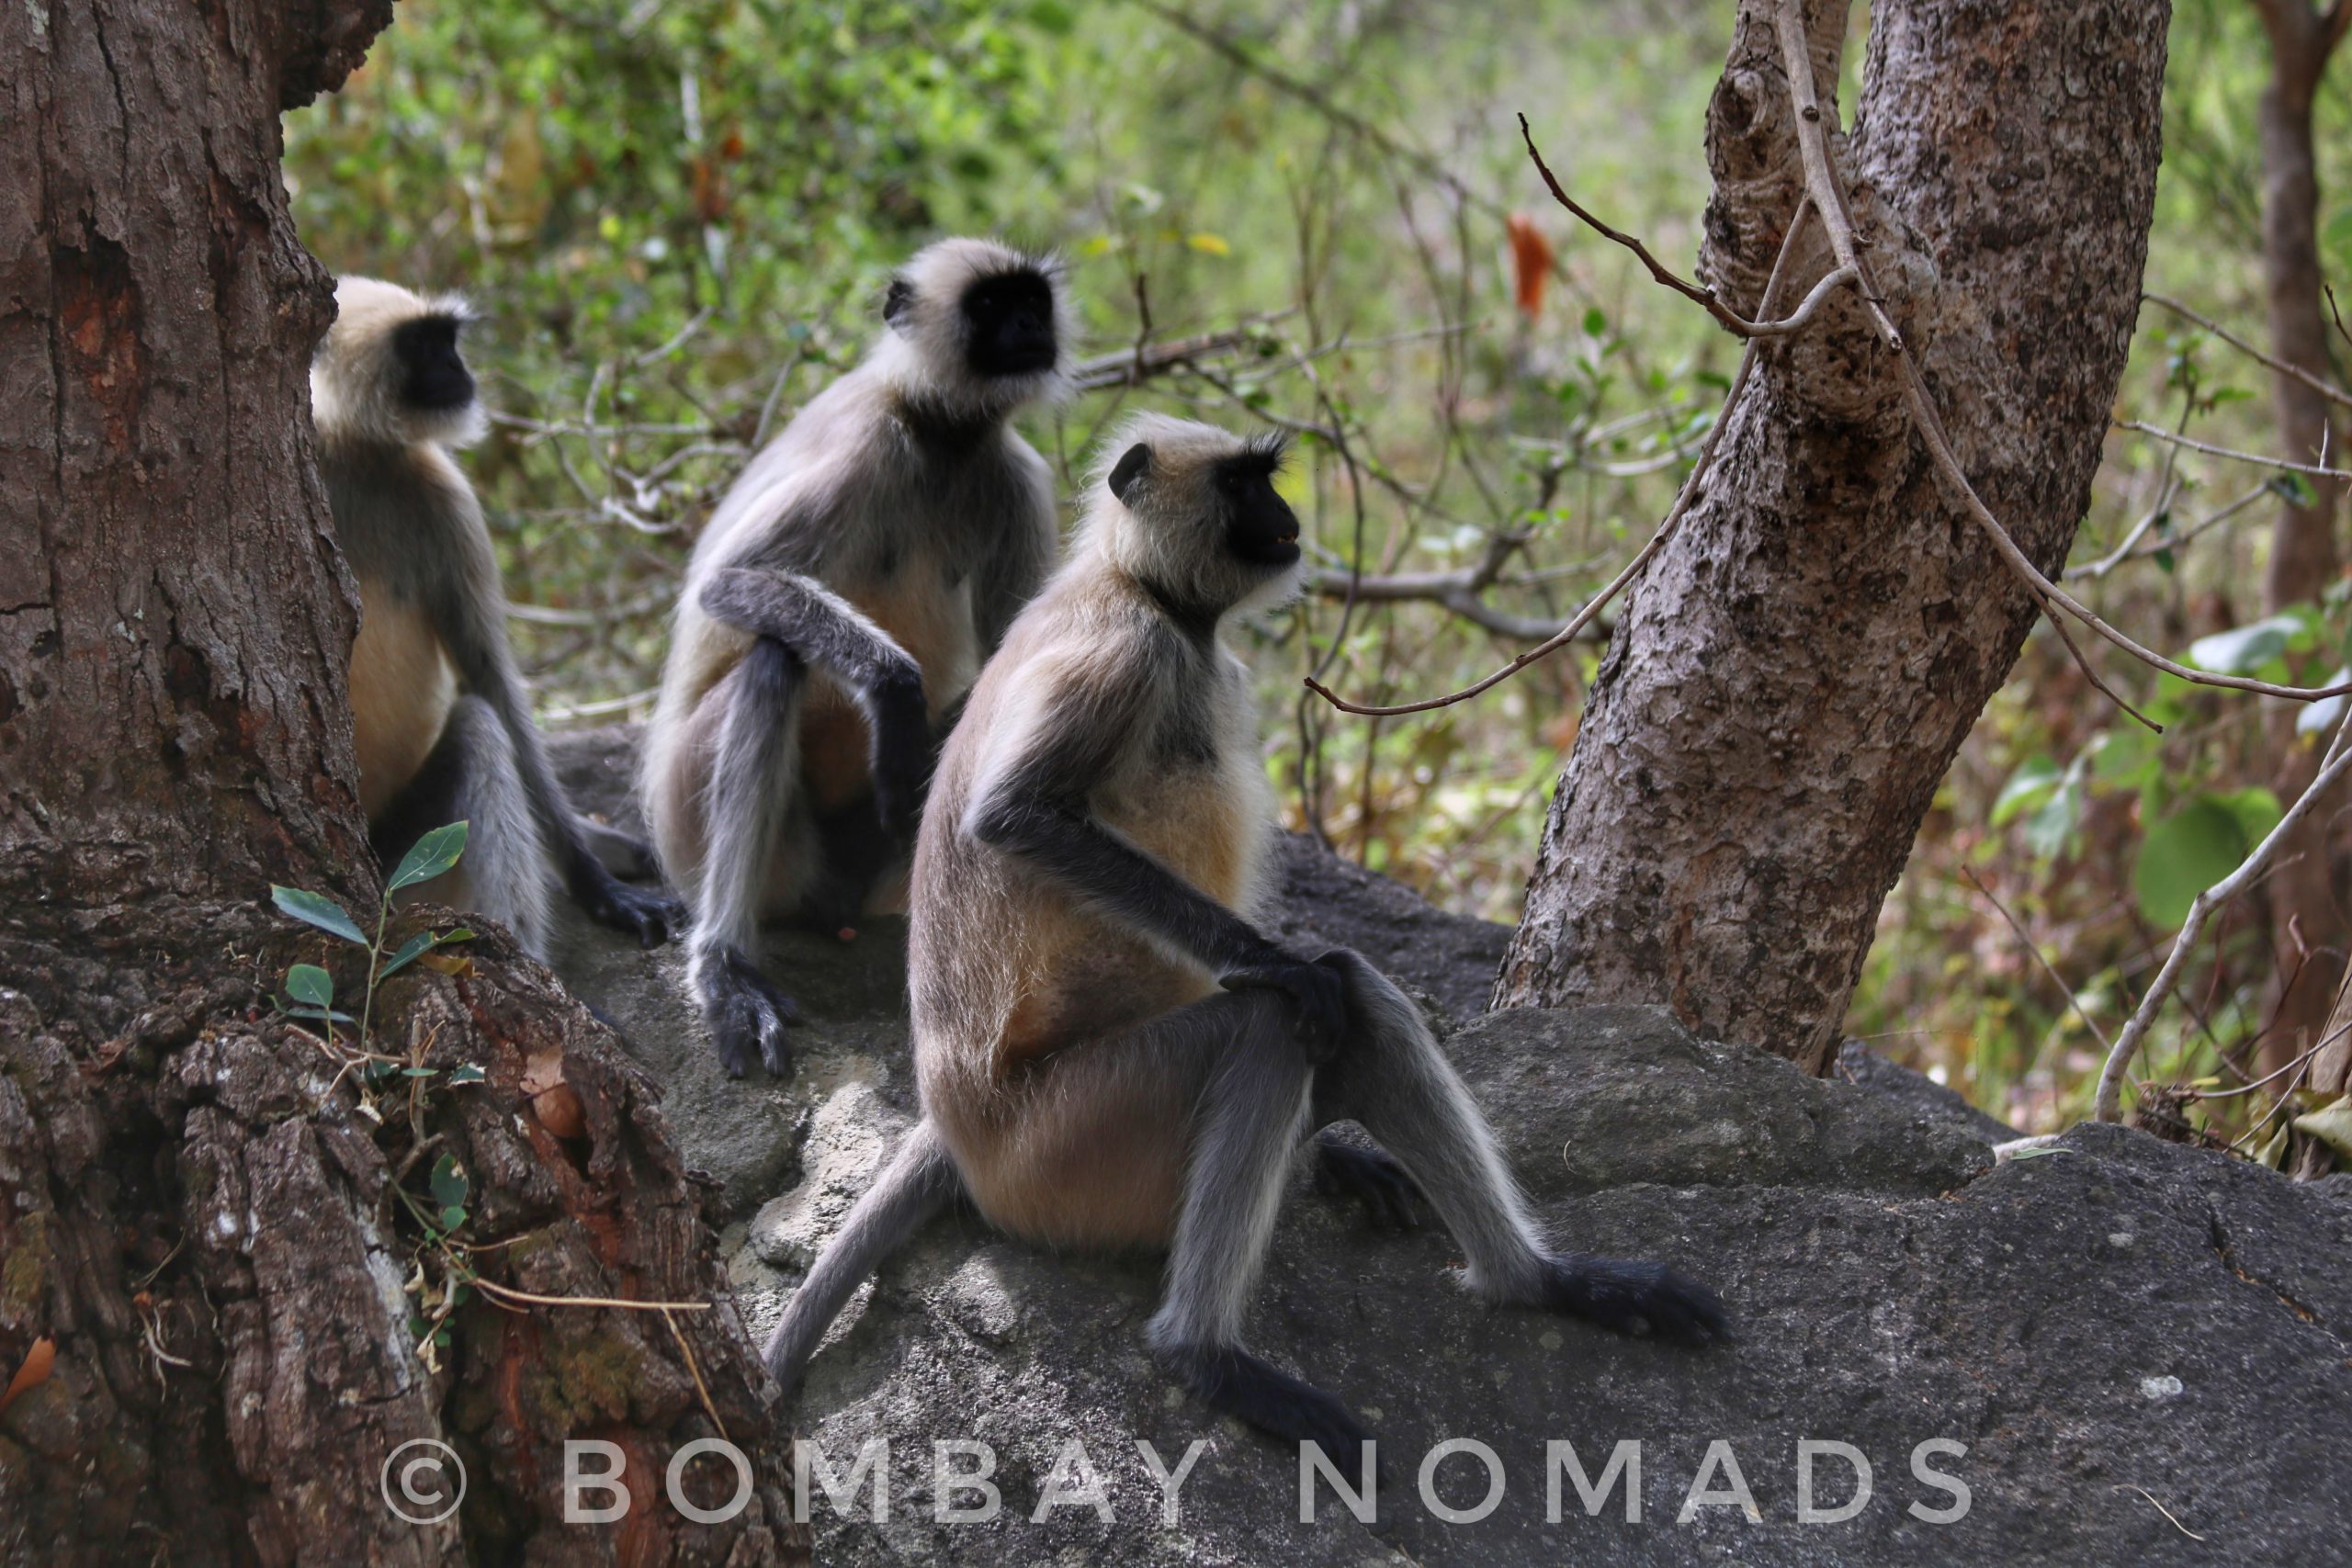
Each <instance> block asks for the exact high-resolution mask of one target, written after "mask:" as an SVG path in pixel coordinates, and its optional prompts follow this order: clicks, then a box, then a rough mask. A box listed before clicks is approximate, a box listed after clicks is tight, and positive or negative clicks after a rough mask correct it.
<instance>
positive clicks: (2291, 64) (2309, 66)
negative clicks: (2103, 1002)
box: [2254, 0, 2352, 1088]
mask: <svg viewBox="0 0 2352 1568" xmlns="http://www.w3.org/2000/svg"><path fill="white" fill-rule="evenodd" d="M2254 3H2255V9H2256V11H2257V12H2259V13H2260V15H2261V17H2262V25H2263V30H2264V31H2265V32H2266V33H2267V34H2268V35H2269V39H2270V80H2269V82H2268V84H2267V85H2266V86H2265V87H2264V89H2263V93H2262V101H2261V103H2260V105H2259V106H2258V107H2257V109H2256V121H2257V125H2258V127H2259V130H2260V141H2261V147H2262V275H2263V291H2264V297H2265V302H2266V304H2267V310H2268V315H2269V327H2270V352H2271V354H2272V355H2273V356H2275V357H2277V358H2278V359H2281V360H2284V361H2285V362H2286V363H2288V364H2290V365H2292V366H2294V367H2296V368H2298V369H2300V370H2303V371H2305V372H2308V373H2309V374H2311V375H2313V376H2318V377H2320V378H2323V379H2326V378H2331V377H2333V376H2334V370H2333V367H2331V366H2330V365H2329V363H2328V352H2327V320H2326V317H2325V315H2324V309H2325V307H2324V304H2323V303H2322V299H2321V284H2322V281H2323V280H2322V277H2321V275H2320V260H2319V165H2318V160H2317V158H2316V156H2315V155H2314V149H2313V146H2312V106H2313V104H2314V102H2315V101H2316V100H2317V98H2318V96H2319V86H2320V83H2321V81H2322V80H2323V79H2324V77H2325V76H2326V74H2327V64H2328V60H2329V58H2330V56H2332V55H2333V54H2334V53H2335V48H2336V46H2337V45H2338V44H2339V43H2341V42H2342V41H2343V39H2344V34H2345V29H2346V28H2347V27H2352V0H2337V3H2336V4H2335V5H2333V6H2329V7H2328V8H2327V9H2326V10H2324V11H2323V10H2319V9H2317V8H2314V7H2313V6H2311V5H2309V4H2307V0H2254ZM2271 397H2272V401H2273V404H2274V406H2275V407H2276V408H2277V411H2278V451H2279V452H2280V453H2281V454H2282V455H2283V456H2286V457H2294V458H2297V459H2298V460H2300V461H2302V462H2307V463H2315V462H2318V461H2319V460H2320V458H2319V457H2318V456H2317V454H2319V453H2323V452H2324V453H2328V454H2330V460H2331V461H2333V460H2334V459H2335V457H2341V456H2342V453H2341V451H2340V449H2339V448H2338V446H2337V445H2336V443H2335V439H2334V436H2335V432H2334V430H2333V429H2332V428H2331V423H2330V422H2331V410H2330V406H2329V403H2328V400H2327V399H2326V397H2325V396H2324V394H2322V393H2321V392H2320V391H2318V390H2317V389H2314V388H2313V387H2312V386H2311V385H2310V384H2309V383H2308V382H2305V381H2302V380H2299V379H2297V378H2295V377H2292V376H2288V375H2283V374H2279V373H2277V372H2273V374H2272V377H2271ZM2341 489H2342V487H2341V486H2340V485H2339V484H2337V483H2336V482H2335V481H2334V480H2332V479H2319V480H2315V481H2312V489H2311V491H2310V492H2309V493H2310V497H2311V500H2310V503H2309V504H2308V505H2305V504H2302V503H2301V502H2294V501H2290V502H2285V503H2284V504H2283V505H2282V506H2281V507H2280V508H2279V512H2278V522H2277V523H2276V524H2275V525H2272V528H2271V533H2270V566H2269V570H2268V571H2267V574H2266V575H2265V578H2264V581H2263V592H2262V598H2263V608H2264V610H2265V612H2266V613H2268V614H2272V615H2275V614H2277V613H2278V611H2281V610H2284V609H2287V608H2288V607H2289V606H2290V605H2294V604H2307V603H2310V602H2311V601H2312V600H2315V599H2317V598H2318V597H2319V595H2320V593H2321V592H2322V591H2323V590H2324V588H2325V587H2326V586H2327V585H2328V584H2329V583H2330V582H2332V581H2335V575H2336V572H2337V570H2339V564H2340V560H2341V557H2340V555H2339V552H2338V549H2337V545H2336V538H2335V509H2336V501H2337V496H2338V493H2339V491H2341ZM2295 719H2296V714H2295V713H2294V712H2293V711H2282V712H2278V713H2274V714H2272V715H2271V716H2270V720H2269V724H2268V726H2267V734H2268V738H2269V740H2270V743H2271V744H2272V746H2273V747H2274V748H2275V749H2276V751H2277V754H2278V756H2279V758H2280V759H2281V760H2280V762H2279V765H2278V773H2277V775H2276V776H2275V778H2274V779H2273V780H2272V783H2273V784H2274V786H2275V788H2276V790H2277V792H2278V799H2279V803H2280V804H2281V805H2289V804H2291V803H2292V802H2293V801H2294V799H2295V798H2296V797H2297V796H2298V795H2301V794H2302V792H2303V791H2304V790H2305V789H2306V788H2308V787H2310V784H2311V782H2312V778H2313V776H2315V775H2316V774H2317V773H2318V772H2319V754H2318V750H2317V749H2316V748H2315V747H2312V746H2309V745H2305V744H2302V743H2301V738H2300V737H2299V736H2297V734H2296V733H2295ZM2333 826H2334V822H2333V820H2332V814H2331V813H2329V812H2327V811H2322V812H2320V813H2317V814H2315V815H2313V816H2312V817H2311V818H2308V819H2307V820H2306V822H2305V824H2304V826H2303V828H2302V829H2301V831H2300V832H2298V833H2297V834H2296V835H2295V837H2294V838H2293V839H2292V840H2290V841H2289V842H2287V843H2285V844H2283V845H2281V846H2280V851H2279V861H2278V872H2277V874H2275V875H2273V876H2272V877H2271V878H2270V880H2269V881H2268V882H2267V883H2266V884H2265V885H2264V887H2263V894H2264V899H2265V903H2266V905H2267V913H2268V915H2269V921H2270V929H2271V942H2272V946H2273V948H2274V950H2275V951H2276V953H2277V954H2278V973H2279V975H2280V976H2281V977H2282V989H2281V992H2280V995H2279V996H2278V998H2277V1001H2276V1004H2275V1008H2274V1010H2273V1012H2272V1015H2271V1017H2272V1021H2271V1025H2270V1030H2269V1032H2268V1033H2267V1035H2265V1036H2264V1040H2263V1044H2264V1050H2263V1061H2264V1065H2265V1067H2266V1070H2267V1069H2273V1068H2278V1067H2282V1066H2285V1065H2286V1064H2287V1063H2289V1062H2290V1061H2292V1060H2294V1059H2295V1058H2296V1057H2299V1056H2301V1055H2302V1054H2303V1053H2304V1052H2305V1051H2306V1050H2308V1049H2309V1048H2310V1047H2311V1046H2312V1044H2313V1043H2315V1042H2317V1041H2318V1040H2319V1038H2320V1036H2321V1032H2322V1031H2323V1030H2324V1027H2325V1026H2326V1023H2327V1019H2328V1013H2329V1010H2330V1007H2331V1004H2332V1001H2333V999H2334V998H2335V990H2336V987H2337V984H2338V983H2339V982H2340V981H2341V980H2342V978H2343V976H2344V957H2343V948H2344V942H2345V937H2346V922H2345V919H2344V912H2343V909H2342V908H2341V906H2340V905H2339V904H2338V903H2337V901H2336V897H2335V876H2334V874H2333V872H2334V866H2333V860H2334V857H2333V855H2332V854H2331V853H2330V850H2329V840H2330V839H2331V838H2332V837H2333V835H2332V834H2331V832H2330V829H2331V828H2332V827H2333ZM2323 1056H2324V1058H2325V1059H2324V1060H2321V1061H2318V1062H2315V1063H2314V1068H2315V1071H2314V1076H2313V1083H2314V1086H2315V1087H2316V1086H2318V1085H2319V1084H2320V1083H2321V1078H2320V1076H2319V1075H2320V1073H2322V1072H2324V1073H2325V1074H2326V1075H2327V1077H2328V1078H2329V1079H2330V1080H2332V1082H2333V1083H2334V1085H2335V1087H2338V1088H2340V1087H2341V1086H2342V1084H2343V1081H2344V1066H2345V1064H2346V1060H2347V1059H2352V1050H2334V1051H2330V1052H2326V1053H2323Z"/></svg>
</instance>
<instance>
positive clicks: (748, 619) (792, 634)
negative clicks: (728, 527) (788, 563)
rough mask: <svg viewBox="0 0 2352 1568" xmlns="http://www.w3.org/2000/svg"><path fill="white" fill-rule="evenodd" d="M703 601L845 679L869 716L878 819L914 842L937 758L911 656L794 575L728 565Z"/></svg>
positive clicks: (869, 767) (851, 609) (837, 598)
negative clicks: (934, 757) (933, 763)
mask: <svg viewBox="0 0 2352 1568" xmlns="http://www.w3.org/2000/svg"><path fill="white" fill-rule="evenodd" d="M701 604H702V607H703V610H704V611H705V613H707V614H708V615H711V616H712V617H713V618H715V619H717V620H720V621H724V622H726V623H727V624H728V625H729V626H739V627H741V628H742V629H743V630H745V631H748V632H751V633H752V634H753V635H754V636H757V637H763V638H773V639H774V640H775V642H777V643H778V644H779V645H781V646H782V647H784V648H786V649H790V650H791V652H792V654H793V656H794V657H795V658H797V659H798V660H801V661H802V662H803V663H804V664H809V665H813V666H815V667H817V668H819V669H821V670H825V671H831V673H832V674H833V675H834V676H835V677H836V678H837V679H838V680H839V681H840V682H841V683H842V686H843V687H844V688H846V689H847V690H848V692H849V693H850V694H851V695H852V697H853V698H854V700H855V701H856V703H857V705H858V708H859V711H860V712H862V713H863V714H864V715H865V728H866V733H867V736H868V737H869V739H870V747H869V750H868V754H867V758H866V771H867V776H868V777H870V778H871V779H872V780H873V784H874V808H875V812H876V815H877V816H878V817H879V818H880V819H881V822H882V825H883V826H884V827H885V828H886V829H888V830H889V831H890V832H891V833H892V834H894V835H896V836H898V837H899V838H901V839H909V838H911V837H912V836H913V833H914V829H915V825H916V822H917V820H918V818H920V817H921V814H922V795H923V786H924V784H926V783H928V782H929V780H930V777H931V764H932V760H933V748H932V737H931V710H930V708H929V707H928V706H927V705H926V704H925V701H924V698H923V685H922V671H921V670H919V669H917V668H916V666H915V661H914V660H913V659H912V658H910V656H909V655H908V653H907V651H906V649H902V648H900V647H899V645H898V644H897V643H895V642H893V641H891V640H890V636H889V634H888V632H885V631H884V630H883V629H882V628H881V627H880V626H876V625H875V624H874V623H873V621H871V620H869V619H868V618H866V616H865V615H864V614H862V613H861V612H860V611H859V610H858V609H857V607H856V606H855V605H854V604H851V603H850V602H849V601H848V600H846V599H843V598H842V597H841V595H839V594H837V593H835V592H832V591H831V590H830V589H828V588H826V587H825V586H824V584H822V583H820V582H819V581H816V580H815V579H813V578H808V577H802V576H799V575H797V574H796V573H792V572H786V571H769V570H762V569H760V568H757V567H740V566H739V567H728V568H725V569H723V570H718V571H715V572H713V573H711V575H710V581H708V582H707V583H705V584H704V585H703V590H702V598H701Z"/></svg>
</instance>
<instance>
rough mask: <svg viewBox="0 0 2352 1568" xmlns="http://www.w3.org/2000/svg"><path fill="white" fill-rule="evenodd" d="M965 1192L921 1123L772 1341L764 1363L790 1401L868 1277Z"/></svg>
mask: <svg viewBox="0 0 2352 1568" xmlns="http://www.w3.org/2000/svg"><path fill="white" fill-rule="evenodd" d="M962 1190H963V1184H962V1183H961V1182H960V1181H958V1180H957V1179H956V1167H955V1164H954V1163H953V1162H952V1161H951V1160H949V1158H948V1157H947V1148H946V1145H944V1144H943V1143H941V1142H940V1139H939V1134H938V1132H937V1130H936V1129H934V1128H933V1126H932V1124H931V1123H930V1122H917V1123H916V1124H915V1128H914V1131H913V1132H911V1133H909V1134H907V1136H906V1138H905V1139H904V1140H903V1141H902V1142H901V1143H900V1144H899V1147H898V1150H897V1152H896V1153H895V1154H893V1155H892V1156H890V1163H889V1164H888V1165H887V1166H885V1167H883V1168H882V1174H881V1175H879V1176H877V1177H876V1178H875V1179H874V1185H873V1186H871V1187H869V1188H867V1189H866V1190H865V1197H863V1198H860V1199H859V1200H858V1201H857V1202H856V1204H855V1206H854V1207H853V1208H852V1209H851V1210H850V1212H849V1218H848V1219H847V1220H845V1221H843V1222H842V1228H841V1230H840V1232H839V1233H838V1234H837V1235H834V1237H833V1239H832V1240H831V1241H829V1242H827V1243H826V1244H825V1249H824V1251H822V1252H820V1253H819V1254H818V1255H817V1262H816V1265H815V1267H813V1268H811V1269H809V1277H808V1278H807V1279H806V1280H802V1281H801V1282H800V1289H799V1290H797V1291H796V1292H793V1296H792V1302H791V1304H790V1305H788V1306H786V1308H785V1309H784V1319H783V1321H782V1322H780V1323H778V1324H777V1325H775V1333H773V1334H771V1335H769V1336H768V1342H767V1348H766V1349H765V1350H763V1352H762V1353H761V1354H762V1359H763V1360H765V1361H766V1362H767V1368H768V1372H769V1375H770V1376H772V1377H774V1378H775V1380H776V1382H779V1383H780V1384H782V1385H783V1387H784V1392H785V1394H786V1397H789V1396H790V1395H791V1393H792V1392H793V1390H795V1389H796V1388H797V1387H798V1386H799V1384H800V1374H801V1372H802V1371H803V1370H805V1369H806V1368H807V1367H808V1365H809V1357H811V1356H813V1355H815V1354H816V1353H817V1343H818V1341H819V1340H820V1339H822V1338H824V1337H825V1330H826V1329H827V1328H828V1327H830V1326H831V1324H832V1321H833V1319H834V1318H835V1317H836V1316H838V1315H839V1314H840V1313H841V1310H842V1303H845V1302H847V1301H848V1300H849V1298H850V1297H851V1295H852V1294H854V1292H856V1290H857V1287H858V1286H859V1285H860V1284H861V1283H863V1282H864V1281H865V1277H866V1276H867V1275H869V1274H871V1273H873V1272H874V1270H875V1269H876V1267H878V1266H879V1265H880V1264H881V1262H882V1260H883V1258H887V1257H888V1256H889V1255H890V1253H892V1252H894V1251H896V1250H897V1249H898V1247H899V1244H900V1243H902V1242H904V1241H905V1240H906V1239H907V1238H908V1237H909V1236H910V1235H914V1233H915V1232H916V1231H918V1230H920V1229H922V1226H923V1225H924V1224H925V1223H926V1222H928V1221H929V1220H930V1219H931V1217H932V1216H933V1215H934V1214H936V1213H939V1211H940V1210H942V1209H944V1208H945V1207H947V1205H948V1204H949V1203H951V1202H954V1201H955V1200H956V1194H957V1193H958V1192H960V1191H962Z"/></svg>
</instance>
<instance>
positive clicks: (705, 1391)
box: [662, 1307, 727, 1439]
mask: <svg viewBox="0 0 2352 1568" xmlns="http://www.w3.org/2000/svg"><path fill="white" fill-rule="evenodd" d="M662 1322H664V1323H666V1324H668V1325H670V1337H671V1338H673V1339H674V1340H676V1341H677V1342H678V1354H680V1355H681V1356H684V1358H685V1359H686V1374H687V1375H688V1376H689V1377H691V1378H693V1379H694V1380H695V1393H698V1394H700V1395H701V1396H702V1410H703V1414H704V1415H706V1416H709V1417H710V1424H711V1425H712V1426H714V1427H718V1435H719V1437H720V1438H722V1439H725V1438H727V1423H726V1422H724V1421H722V1420H720V1419H719V1418H718V1405H716V1404H712V1403H711V1400H710V1389H709V1387H708V1386H707V1385H706V1384H705V1383H704V1382H703V1381H702V1365H701V1363H699V1362H698V1361H696V1360H695V1348H694V1347H693V1346H691V1345H689V1344H687V1343H686V1334H685V1330H684V1329H682V1328H680V1327H679V1326H678V1319H677V1316H676V1314H673V1313H672V1312H671V1311H670V1309H669V1308H668V1307H663V1308H662Z"/></svg>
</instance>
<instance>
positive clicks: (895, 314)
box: [882, 277, 915, 327]
mask: <svg viewBox="0 0 2352 1568" xmlns="http://www.w3.org/2000/svg"><path fill="white" fill-rule="evenodd" d="M914 302H915V286H914V285H913V284H911V283H909V282H908V281H907V280H906V279H905V278H903V277H894V278H892V279H891V280H890V292H888V294H885V295H884V296H882V319H883V320H884V321H888V322H889V323H890V324H891V325H892V326H894V327H895V326H897V325H898V324H899V317H901V316H903V315H905V314H906V313H907V311H908V310H910V309H912V308H913V306H914Z"/></svg>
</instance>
